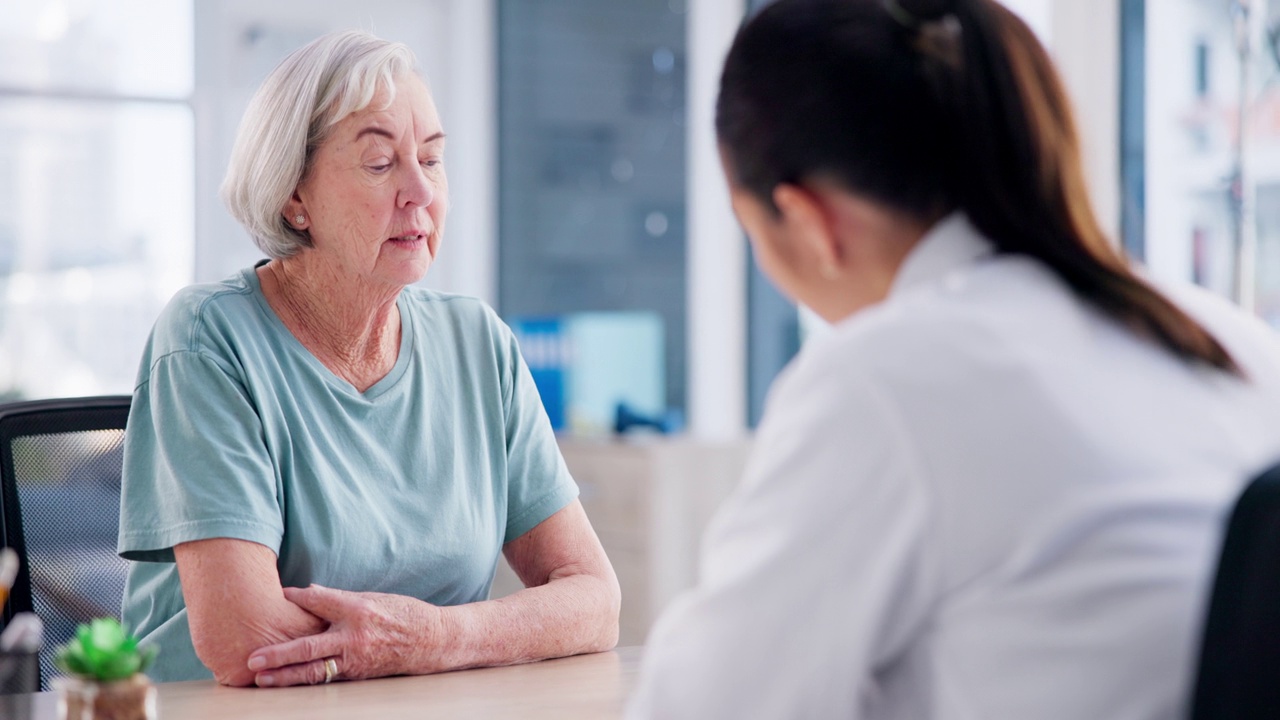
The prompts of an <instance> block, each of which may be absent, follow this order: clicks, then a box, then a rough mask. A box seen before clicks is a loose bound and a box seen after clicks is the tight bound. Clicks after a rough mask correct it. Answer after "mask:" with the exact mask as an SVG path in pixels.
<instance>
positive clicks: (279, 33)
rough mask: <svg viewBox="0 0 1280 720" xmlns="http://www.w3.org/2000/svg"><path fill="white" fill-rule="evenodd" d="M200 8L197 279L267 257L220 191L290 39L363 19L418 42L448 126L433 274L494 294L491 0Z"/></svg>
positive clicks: (306, 0) (236, 3) (466, 289)
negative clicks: (252, 109)
mask: <svg viewBox="0 0 1280 720" xmlns="http://www.w3.org/2000/svg"><path fill="white" fill-rule="evenodd" d="M195 13H196V14H195V27H196V90H195V107H196V136H197V142H196V167H197V175H198V177H197V178H196V198H197V204H196V260H195V276H196V279H197V280H198V281H212V280H220V279H222V278H224V277H226V276H228V275H230V274H231V273H233V272H235V271H236V270H238V269H240V268H243V267H245V266H247V265H249V264H251V263H253V262H254V261H255V260H257V259H259V258H261V257H262V255H261V253H260V252H259V251H258V249H257V248H256V247H255V246H254V245H253V243H252V241H251V240H250V239H249V237H248V235H247V233H245V232H244V230H243V229H242V228H241V227H240V226H239V225H238V224H237V223H236V222H235V220H233V219H232V218H231V216H230V214H228V213H227V211H226V209H225V208H224V207H223V206H222V203H221V202H220V201H219V200H218V197H217V193H218V186H219V185H220V184H221V182H222V176H223V173H224V172H225V171H226V166H227V158H229V157H230V154H231V146H232V143H233V141H234V138H235V132H236V128H237V127H238V125H239V121H240V116H241V115H242V113H243V112H244V108H245V106H246V105H247V104H248V101H249V98H250V97H251V96H252V94H253V92H254V90H256V89H257V86H258V85H259V84H260V83H261V81H262V79H263V78H264V77H265V76H266V74H267V73H268V72H270V70H271V68H273V67H274V66H275V65H276V63H278V62H279V61H280V60H281V59H283V58H284V56H285V55H286V54H288V52H290V51H291V50H293V49H295V48H297V47H299V46H301V45H303V44H305V43H306V42H309V41H310V40H312V39H314V38H315V37H317V36H319V35H321V34H323V33H326V32H330V31H333V30H341V29H347V28H360V29H364V30H369V31H371V32H373V33H374V34H376V35H379V36H380V37H384V38H387V39H389V40H397V41H401V42H404V43H405V44H407V45H408V46H409V47H410V48H412V49H413V51H414V53H415V54H416V55H417V56H418V62H419V64H420V66H421V68H422V69H423V71H424V72H425V74H426V75H427V80H428V82H429V84H430V86H431V90H432V93H433V94H434V96H435V100H436V105H437V106H438V107H439V109H440V115H441V121H442V122H443V124H444V127H445V132H446V133H448V135H449V140H448V151H447V153H448V154H447V155H446V167H447V169H448V173H449V185H450V195H451V210H450V214H449V220H448V226H447V232H446V234H445V238H444V244H443V246H442V247H441V251H440V258H439V260H438V262H437V264H436V266H435V267H433V268H432V270H431V272H430V273H429V274H428V277H427V280H426V283H425V284H427V285H429V286H432V287H437V288H440V289H444V290H449V291H455V292H463V293H467V294H471V295H476V296H479V297H481V298H484V299H485V300H488V301H490V302H492V300H493V298H494V296H495V294H496V292H495V288H494V277H495V266H496V263H495V262H494V261H493V247H494V227H495V221H494V215H495V213H494V187H493V186H494V180H495V175H496V172H495V170H494V153H493V147H494V145H495V143H494V125H495V123H494V115H495V112H494V106H495V101H494V88H495V81H494V62H493V53H494V49H493V48H494V40H495V38H494V32H493V28H494V23H493V21H492V16H493V2H492V0H366V1H365V2H361V3H353V2H349V1H347V0H272V1H271V2H262V1H261V0H200V2H197V3H196V4H195Z"/></svg>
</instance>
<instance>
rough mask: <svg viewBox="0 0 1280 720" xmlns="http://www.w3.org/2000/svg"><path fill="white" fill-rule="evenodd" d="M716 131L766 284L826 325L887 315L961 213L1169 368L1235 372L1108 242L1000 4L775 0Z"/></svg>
mask: <svg viewBox="0 0 1280 720" xmlns="http://www.w3.org/2000/svg"><path fill="white" fill-rule="evenodd" d="M716 133H717V138H718V141H719V145H720V151H721V158H722V160H723V163H724V167H725V173H726V176H727V179H728V182H729V187H730V194H731V197H732V199H733V204H734V210H735V212H736V213H737V215H738V218H739V219H740V220H741V222H742V224H743V227H744V228H745V229H746V231H747V234H748V235H749V236H750V237H751V242H752V247H753V249H754V251H755V256H756V260H757V263H758V264H759V265H760V267H761V270H762V271H764V273H765V274H766V275H767V276H769V278H770V279H771V280H772V281H773V282H774V283H775V284H776V285H777V286H778V287H779V289H780V290H781V291H782V292H783V293H784V294H787V295H788V296H790V297H791V298H792V299H794V300H797V301H799V302H802V303H804V304H806V305H808V306H810V307H811V308H813V309H814V310H815V311H816V312H818V314H819V315H821V316H823V317H824V318H825V319H827V320H828V321H833V322H834V321H838V320H841V319H843V318H845V317H848V316H849V315H851V314H853V313H856V312H857V311H859V310H860V309H862V308H865V307H867V306H869V305H872V304H875V303H877V302H879V301H881V300H883V299H884V298H885V297H886V296H887V294H888V292H889V290H890V288H891V285H892V281H893V278H894V276H895V274H896V272H897V270H898V268H899V267H900V266H901V264H902V262H903V261H904V259H905V258H906V257H907V255H909V253H910V252H911V250H912V248H913V247H914V246H915V245H916V244H917V243H918V242H919V241H920V240H921V239H922V237H924V236H925V235H926V234H927V232H928V231H929V229H930V228H931V227H932V226H933V225H934V224H936V223H937V222H938V221H939V220H941V219H942V218H943V217H945V216H947V215H948V214H950V213H952V212H955V211H961V212H963V213H965V214H966V215H967V216H968V219H969V220H970V222H971V223H972V224H973V226H974V227H975V228H977V230H978V231H979V232H981V233H982V234H983V235H985V236H986V237H987V238H988V239H989V240H990V241H991V242H992V243H993V244H994V245H995V248H996V251H997V252H1000V253H1016V254H1022V255H1027V256H1030V257H1033V258H1036V259H1037V260H1040V261H1041V262H1043V263H1044V264H1045V265H1046V266H1048V268H1049V269H1050V270H1052V271H1053V272H1054V273H1055V274H1056V275H1057V276H1058V277H1059V278H1061V279H1062V281H1063V282H1065V283H1066V284H1067V285H1068V286H1069V287H1070V288H1071V289H1072V290H1073V291H1075V292H1076V294H1077V295H1079V296H1080V297H1081V298H1082V299H1084V300H1085V301H1087V302H1090V303H1092V304H1094V305H1095V306H1097V307H1098V308H1099V309H1100V310H1102V311H1103V312H1105V313H1107V314H1109V315H1112V316H1113V317H1115V318H1116V319H1117V320H1118V321H1120V322H1121V323H1122V324H1124V325H1125V326H1127V327H1129V328H1130V329H1132V330H1134V331H1135V332H1138V333H1140V334H1143V335H1146V336H1150V337H1151V338H1152V339H1153V340H1155V341H1156V342H1158V343H1160V344H1161V345H1163V346H1165V347H1166V349H1168V350H1170V351H1171V352H1173V353H1174V354H1175V355H1178V356H1180V357H1183V358H1187V359H1191V360H1198V361H1203V362H1206V363H1208V364H1211V365H1214V366H1217V367H1223V368H1227V367H1234V365H1233V364H1232V363H1231V361H1230V358H1229V357H1228V356H1227V355H1226V353H1225V352H1224V351H1223V350H1222V348H1221V347H1220V346H1218V344H1217V343H1216V341H1214V340H1213V338H1212V337H1210V336H1209V335H1208V334H1207V333H1205V332H1204V331H1203V330H1202V329H1201V328H1199V326H1198V325H1196V324H1195V323H1194V322H1192V321H1191V320H1190V319H1189V318H1187V317H1186V316H1185V315H1184V314H1183V313H1182V312H1181V311H1179V310H1178V309H1177V308H1175V307H1174V306H1173V305H1172V304H1170V303H1169V302H1168V301H1167V300H1165V299H1164V298H1163V297H1162V296H1160V295H1159V294H1157V293H1156V292H1155V291H1154V290H1152V289H1151V288H1150V287H1148V286H1147V285H1146V284H1145V283H1144V282H1143V281H1141V280H1140V279H1138V278H1137V277H1136V276H1135V275H1134V274H1133V273H1132V272H1131V271H1130V270H1129V268H1128V266H1127V263H1126V262H1125V259H1124V258H1123V257H1122V256H1121V254H1120V253H1119V252H1118V251H1117V250H1116V249H1115V247H1114V245H1113V244H1112V243H1111V242H1110V241H1109V239H1108V238H1107V237H1106V235H1105V234H1104V232H1103V231H1102V229H1101V226H1100V225H1099V223H1098V221H1097V219H1096V216H1095V214H1094V211H1093V209H1092V207H1091V205H1090V201H1089V196H1088V191H1087V188H1086V183H1085V178H1084V172H1083V166H1082V162H1081V155H1080V144H1079V140H1078V135H1077V132H1076V128H1075V122H1074V119H1073V117H1072V112H1071V108H1070V105H1069V102H1068V100H1067V96H1066V93H1065V91H1064V90H1063V86H1062V83H1061V81H1060V80H1059V78H1058V75H1057V72H1056V70H1055V68H1054V67H1053V63H1052V61H1051V60H1050V59H1049V56H1048V54H1047V52H1046V51H1045V49H1044V47H1043V46H1042V45H1041V44H1040V42H1039V41H1038V40H1037V39H1036V36H1035V34H1034V33H1033V32H1032V31H1031V29H1030V28H1028V27H1027V25H1026V24H1025V23H1024V22H1022V20H1020V19H1019V18H1018V17H1017V16H1015V15H1014V14H1013V13H1011V12H1010V11H1009V10H1007V9H1005V8H1004V7H1003V6H1002V5H1000V4H999V3H997V2H994V0H778V2H775V3H773V4H771V5H769V6H767V7H765V8H764V9H763V10H762V11H760V12H759V13H758V14H757V15H755V16H754V17H753V18H752V19H751V20H750V21H749V22H747V23H746V24H745V25H744V26H743V27H742V28H741V29H740V30H739V32H738V34H737V37H736V38H735V39H734V42H733V46H732V47H731V48H730V50H729V54H728V57H727V58H726V60H725V66H724V72H723V74H722V76H721V80H720V95H719V99H718V102H717V107H716Z"/></svg>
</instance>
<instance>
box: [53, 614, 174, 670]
mask: <svg viewBox="0 0 1280 720" xmlns="http://www.w3.org/2000/svg"><path fill="white" fill-rule="evenodd" d="M155 659H156V649H155V647H146V648H142V649H139V648H138V639H137V638H135V637H133V636H132V635H130V634H128V633H126V632H125V631H124V628H123V627H121V626H120V623H119V622H118V621H116V620H115V619H114V618H99V619H97V620H93V621H91V622H89V623H88V624H85V625H80V626H78V627H77V628H76V636H75V637H74V638H72V639H71V641H70V642H68V643H67V644H66V645H63V646H62V647H60V648H58V654H57V655H56V656H55V657H54V663H55V664H56V665H57V666H58V668H59V669H61V670H62V671H63V672H65V673H69V674H71V675H78V676H80V677H82V678H87V679H92V680H97V681H98V682H111V681H113V680H123V679H125V678H127V677H132V676H133V675H134V674H135V673H140V672H145V671H146V669H147V668H149V667H151V663H152V661H154V660H155Z"/></svg>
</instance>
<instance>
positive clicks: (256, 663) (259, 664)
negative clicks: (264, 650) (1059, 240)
mask: <svg viewBox="0 0 1280 720" xmlns="http://www.w3.org/2000/svg"><path fill="white" fill-rule="evenodd" d="M266 666H267V660H266V658H264V657H262V656H261V655H259V656H258V657H251V658H249V669H250V670H261V669H262V668H264V667H266Z"/></svg>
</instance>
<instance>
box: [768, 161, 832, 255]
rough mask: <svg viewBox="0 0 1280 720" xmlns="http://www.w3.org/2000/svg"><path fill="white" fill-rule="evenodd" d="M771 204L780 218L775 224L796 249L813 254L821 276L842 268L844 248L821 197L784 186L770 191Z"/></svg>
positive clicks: (801, 187) (805, 189)
mask: <svg viewBox="0 0 1280 720" xmlns="http://www.w3.org/2000/svg"><path fill="white" fill-rule="evenodd" d="M773 204H774V206H776V207H777V208H778V212H779V214H780V215H781V217H780V218H778V223H779V224H780V225H782V226H783V227H784V228H785V230H786V232H787V234H788V235H790V236H791V237H792V238H793V242H794V243H795V244H796V245H798V246H799V245H802V246H803V247H804V249H805V250H807V251H808V252H810V253H812V254H813V256H814V257H813V259H814V260H815V261H816V263H817V265H818V267H819V268H820V269H821V270H822V272H823V274H824V275H827V274H828V273H829V270H830V269H833V268H839V267H840V266H841V265H842V261H843V259H844V248H843V247H842V246H841V244H840V239H839V237H838V236H837V234H836V229H835V223H834V220H833V217H832V216H831V214H830V213H829V212H828V211H827V210H828V208H827V207H826V204H825V203H824V201H823V198H822V196H821V195H820V194H818V193H816V192H814V191H812V190H810V189H808V188H806V187H804V186H801V185H792V184H787V183H783V184H780V185H778V186H777V187H775V188H774V189H773ZM797 249H799V248H797Z"/></svg>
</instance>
